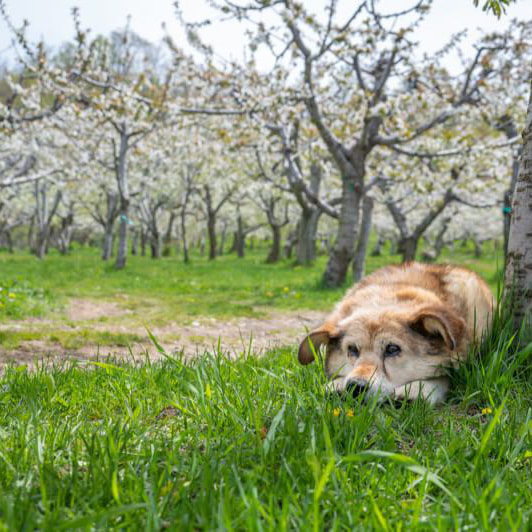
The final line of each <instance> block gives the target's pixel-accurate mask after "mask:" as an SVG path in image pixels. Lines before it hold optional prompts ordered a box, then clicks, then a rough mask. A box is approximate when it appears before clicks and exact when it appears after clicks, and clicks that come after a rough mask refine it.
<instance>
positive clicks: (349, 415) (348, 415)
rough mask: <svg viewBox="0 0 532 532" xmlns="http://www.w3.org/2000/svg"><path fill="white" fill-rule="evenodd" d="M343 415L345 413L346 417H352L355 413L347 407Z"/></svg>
mask: <svg viewBox="0 0 532 532" xmlns="http://www.w3.org/2000/svg"><path fill="white" fill-rule="evenodd" d="M345 415H346V416H347V417H353V416H354V415H355V413H354V412H353V411H352V410H351V409H349V410H348V411H347V412H346V413H345Z"/></svg>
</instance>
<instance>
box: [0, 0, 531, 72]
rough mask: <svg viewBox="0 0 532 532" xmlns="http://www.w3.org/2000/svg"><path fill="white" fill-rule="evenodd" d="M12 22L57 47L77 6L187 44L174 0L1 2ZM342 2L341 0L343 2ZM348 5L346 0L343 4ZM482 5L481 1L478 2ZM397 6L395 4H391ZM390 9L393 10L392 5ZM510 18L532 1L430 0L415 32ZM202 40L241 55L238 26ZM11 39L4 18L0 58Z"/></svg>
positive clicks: (421, 36) (194, 4)
mask: <svg viewBox="0 0 532 532" xmlns="http://www.w3.org/2000/svg"><path fill="white" fill-rule="evenodd" d="M4 1H5V4H6V6H7V11H8V13H9V16H10V17H11V20H12V22H13V23H14V24H15V25H16V26H18V25H20V24H21V23H22V21H23V20H24V19H27V20H28V21H29V23H30V29H29V32H28V34H29V36H30V38H31V39H32V40H34V41H37V40H39V39H43V40H44V41H45V42H46V44H47V45H49V46H52V47H57V46H58V45H59V44H60V43H61V42H63V41H65V40H69V39H71V38H72V36H73V24H72V18H71V14H70V11H71V9H72V7H74V6H77V7H79V9H80V13H81V21H82V26H83V27H89V28H91V29H92V32H93V34H98V33H102V34H108V33H109V32H110V31H112V30H113V29H116V28H119V27H123V26H124V25H125V22H126V19H127V16H128V15H130V16H131V27H132V29H133V30H134V31H135V32H136V33H138V34H139V35H141V36H142V37H144V38H145V39H148V40H150V41H153V42H158V41H159V40H160V39H161V37H162V36H163V30H162V24H163V23H165V24H166V26H167V29H168V31H169V32H170V33H171V35H172V36H173V38H174V39H175V41H176V42H177V43H178V44H180V45H181V46H183V47H185V48H186V47H187V44H186V41H185V38H184V35H183V32H182V30H181V29H180V27H179V25H178V23H177V19H176V16H175V10H174V6H173V0H4ZM304 2H305V5H308V6H321V5H322V4H323V0H304ZM344 3H346V2H344ZM347 3H348V4H349V2H347ZM480 3H481V4H483V3H484V0H480ZM180 4H181V8H182V10H183V11H184V13H185V17H186V18H187V20H201V19H203V18H205V17H206V16H209V11H208V9H207V8H206V6H205V4H204V2H203V0H181V1H180ZM412 4H413V1H411V0H382V2H381V5H382V6H383V8H385V7H388V6H400V7H408V6H410V5H412ZM395 8H396V9H397V7H395ZM392 9H393V8H392ZM512 18H519V19H527V20H530V19H532V0H518V2H517V3H516V4H513V5H511V6H510V7H509V8H508V13H507V15H506V16H505V17H502V18H501V20H497V18H496V17H494V16H493V15H487V14H485V13H483V12H482V10H481V9H480V8H474V7H473V0H434V7H433V9H432V11H431V13H430V15H429V16H428V17H427V19H426V21H425V22H424V23H423V25H422V26H421V27H420V28H419V30H418V31H417V33H416V39H417V40H419V41H420V46H421V48H422V49H423V50H424V51H426V52H427V53H429V54H430V53H431V52H432V51H435V50H437V49H438V48H439V47H441V46H442V45H444V44H445V43H446V42H447V40H448V38H449V36H450V35H451V34H453V33H456V32H458V31H460V30H462V29H464V28H468V29H469V36H468V39H467V40H466V44H465V46H466V51H467V48H469V49H472V43H473V42H474V41H475V36H476V35H477V34H478V33H477V32H478V28H480V27H481V28H482V29H483V30H486V31H491V30H496V29H497V28H501V29H502V28H505V27H506V25H507V24H508V23H509V22H510V20H511V19H512ZM204 35H205V41H206V42H208V43H210V44H212V45H213V46H214V49H215V50H216V53H217V54H218V55H219V56H221V57H225V58H227V59H230V58H232V59H238V58H240V57H242V48H243V43H244V38H243V36H242V31H241V27H239V26H238V25H236V24H235V25H234V26H228V25H224V26H220V25H217V26H213V27H212V28H210V29H209V31H208V32H205V33H204ZM10 40H11V37H10V35H9V32H8V29H7V27H6V25H5V23H4V21H3V20H0V62H5V61H10V60H11V59H12V58H13V51H12V49H11V46H10Z"/></svg>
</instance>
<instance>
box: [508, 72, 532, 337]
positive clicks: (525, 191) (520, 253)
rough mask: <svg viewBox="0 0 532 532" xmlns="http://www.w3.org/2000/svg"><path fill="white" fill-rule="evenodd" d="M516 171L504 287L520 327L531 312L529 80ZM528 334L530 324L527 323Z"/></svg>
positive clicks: (531, 133) (531, 125) (531, 119)
mask: <svg viewBox="0 0 532 532" xmlns="http://www.w3.org/2000/svg"><path fill="white" fill-rule="evenodd" d="M530 89H531V90H530V98H529V101H528V110H527V118H526V125H525V130H524V131H523V149H522V153H521V163H520V165H519V175H518V177H517V182H516V186H515V191H514V194H513V200H512V218H511V221H510V235H509V239H508V255H507V266H506V290H507V292H508V293H512V292H511V291H512V290H515V296H516V300H515V301H514V305H515V306H514V316H515V326H516V328H518V327H520V325H521V323H522V321H523V320H524V319H527V318H528V319H530V313H531V312H532V82H531V83H530ZM528 331H529V335H530V336H532V332H530V327H528Z"/></svg>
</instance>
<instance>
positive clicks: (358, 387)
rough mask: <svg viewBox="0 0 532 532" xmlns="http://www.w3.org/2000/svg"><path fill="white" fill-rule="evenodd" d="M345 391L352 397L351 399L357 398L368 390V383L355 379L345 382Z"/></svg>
mask: <svg viewBox="0 0 532 532" xmlns="http://www.w3.org/2000/svg"><path fill="white" fill-rule="evenodd" d="M345 388H346V390H347V391H348V392H349V393H351V394H352V395H353V397H358V396H359V395H361V394H362V393H364V392H365V391H366V390H367V389H368V383H367V382H364V381H360V380H356V379H352V380H349V381H347V384H346V385H345Z"/></svg>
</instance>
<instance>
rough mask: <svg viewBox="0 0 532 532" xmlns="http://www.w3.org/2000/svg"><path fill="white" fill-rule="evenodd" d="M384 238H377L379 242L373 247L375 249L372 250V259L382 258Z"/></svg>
mask: <svg viewBox="0 0 532 532" xmlns="http://www.w3.org/2000/svg"><path fill="white" fill-rule="evenodd" d="M384 242H385V240H384V238H383V237H382V236H380V235H379V236H378V237H377V242H376V243H375V245H374V246H373V249H372V250H371V256H372V257H380V256H381V255H382V248H383V247H384Z"/></svg>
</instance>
